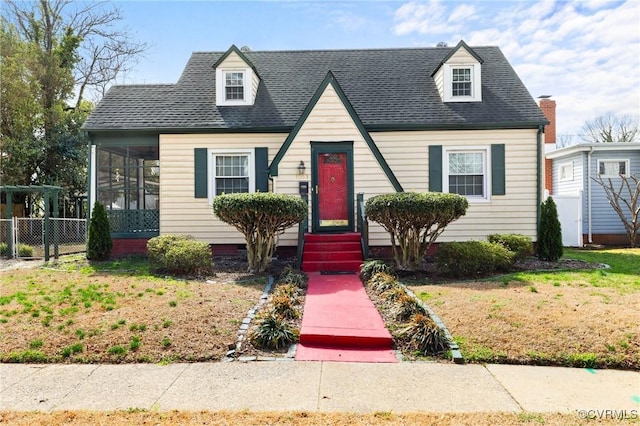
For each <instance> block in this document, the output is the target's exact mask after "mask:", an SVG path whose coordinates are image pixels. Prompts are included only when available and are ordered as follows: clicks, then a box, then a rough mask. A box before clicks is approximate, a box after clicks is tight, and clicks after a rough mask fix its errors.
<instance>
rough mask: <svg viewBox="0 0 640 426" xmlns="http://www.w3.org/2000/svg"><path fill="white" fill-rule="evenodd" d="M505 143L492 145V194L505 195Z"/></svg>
mask: <svg viewBox="0 0 640 426" xmlns="http://www.w3.org/2000/svg"><path fill="white" fill-rule="evenodd" d="M505 182H506V181H505V165H504V144H503V143H500V144H493V145H491V195H505V194H506V184H505Z"/></svg>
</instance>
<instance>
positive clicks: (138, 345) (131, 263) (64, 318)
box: [0, 256, 266, 362]
mask: <svg viewBox="0 0 640 426" xmlns="http://www.w3.org/2000/svg"><path fill="white" fill-rule="evenodd" d="M63 259H65V260H61V261H60V262H58V263H57V264H51V265H49V266H48V267H44V268H33V269H14V270H6V271H0V281H2V288H1V293H0V361H1V362H173V361H209V360H215V361H217V360H220V359H221V358H222V357H223V356H224V355H225V353H226V351H227V350H228V346H229V345H231V344H235V341H236V334H237V332H238V327H239V324H240V323H241V321H242V319H243V318H244V317H245V315H246V314H247V311H248V310H249V309H250V308H251V307H253V306H254V305H255V304H256V302H257V301H258V300H259V299H260V296H261V294H262V291H263V290H264V287H265V284H266V277H265V276H250V277H246V278H247V279H246V280H245V279H243V280H242V281H240V282H233V281H231V282H229V280H228V279H226V278H225V277H224V276H218V277H216V276H214V277H210V280H211V281H210V283H207V282H206V281H204V280H182V279H173V278H170V277H156V276H153V275H152V274H150V273H149V271H148V266H147V262H146V260H145V259H139V260H121V261H111V262H98V263H89V262H87V261H86V260H84V259H83V256H74V257H67V258H63ZM234 276H235V277H237V276H238V274H236V275H234Z"/></svg>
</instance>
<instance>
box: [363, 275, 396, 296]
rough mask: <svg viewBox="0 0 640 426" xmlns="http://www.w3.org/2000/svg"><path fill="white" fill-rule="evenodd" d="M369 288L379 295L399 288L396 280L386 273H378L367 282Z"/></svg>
mask: <svg viewBox="0 0 640 426" xmlns="http://www.w3.org/2000/svg"><path fill="white" fill-rule="evenodd" d="M367 284H368V285H369V287H370V288H371V289H372V290H373V291H375V292H376V293H378V294H382V293H384V292H385V291H387V290H390V289H392V288H394V287H397V286H398V282H397V281H396V278H395V277H394V276H392V275H389V274H387V273H386V272H378V273H376V274H375V275H374V276H373V277H371V279H370V280H369V281H368V282H367Z"/></svg>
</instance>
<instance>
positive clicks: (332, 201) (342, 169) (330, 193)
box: [316, 152, 349, 227]
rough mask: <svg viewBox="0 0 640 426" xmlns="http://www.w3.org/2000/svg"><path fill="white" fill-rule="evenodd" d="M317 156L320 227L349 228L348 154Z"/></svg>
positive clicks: (326, 153)
mask: <svg viewBox="0 0 640 426" xmlns="http://www.w3.org/2000/svg"><path fill="white" fill-rule="evenodd" d="M317 155H318V158H317V160H316V161H317V165H318V220H319V225H320V227H327V226H329V227H334V226H347V225H348V224H349V216H348V204H347V202H348V198H349V197H348V188H347V154H346V153H345V152H331V153H329V152H325V153H319V154H317Z"/></svg>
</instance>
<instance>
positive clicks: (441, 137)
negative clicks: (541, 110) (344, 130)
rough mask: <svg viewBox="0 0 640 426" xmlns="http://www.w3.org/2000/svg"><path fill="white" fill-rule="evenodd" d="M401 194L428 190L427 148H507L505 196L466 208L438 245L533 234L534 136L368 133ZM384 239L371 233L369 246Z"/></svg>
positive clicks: (522, 132) (487, 132)
mask: <svg viewBox="0 0 640 426" xmlns="http://www.w3.org/2000/svg"><path fill="white" fill-rule="evenodd" d="M371 136H372V137H373V139H374V141H375V142H376V145H377V146H378V148H379V149H380V152H381V153H382V155H383V156H384V157H385V159H386V160H387V163H388V164H389V167H390V168H391V169H392V170H393V171H394V173H395V175H396V178H398V181H399V182H400V184H401V185H402V187H403V188H404V190H405V191H418V192H421V191H428V189H429V176H428V164H429V155H428V153H429V145H442V146H443V148H447V147H488V146H489V145H491V144H493V143H504V144H505V146H506V150H505V157H506V195H504V196H491V201H490V202H472V203H470V207H469V210H468V211H467V215H466V216H465V217H463V218H461V219H460V220H458V221H457V222H454V223H452V224H451V225H449V227H448V228H447V230H446V231H445V233H444V234H443V235H442V236H441V237H440V238H439V239H438V241H452V240H467V239H484V238H486V235H487V234H489V233H495V232H505V233H520V234H525V235H529V236H531V237H533V238H535V234H536V207H537V206H536V190H537V189H536V178H537V164H536V131H535V130H483V131H419V132H380V133H371ZM387 240H388V238H387V236H386V234H384V235H379V234H378V233H377V231H372V241H371V244H372V245H384V244H387V242H386V241H387Z"/></svg>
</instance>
